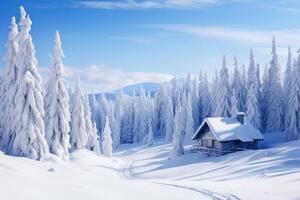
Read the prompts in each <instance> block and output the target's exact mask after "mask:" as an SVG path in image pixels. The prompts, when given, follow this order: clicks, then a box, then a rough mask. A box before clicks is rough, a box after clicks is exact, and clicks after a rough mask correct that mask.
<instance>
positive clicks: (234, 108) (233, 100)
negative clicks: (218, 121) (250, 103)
mask: <svg viewBox="0 0 300 200" xmlns="http://www.w3.org/2000/svg"><path fill="white" fill-rule="evenodd" d="M238 112H239V110H238V102H237V99H236V95H235V90H233V93H232V96H231V110H230V114H231V116H233V117H234V116H236V114H237V113H238Z"/></svg>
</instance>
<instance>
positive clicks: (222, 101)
mask: <svg viewBox="0 0 300 200" xmlns="http://www.w3.org/2000/svg"><path fill="white" fill-rule="evenodd" d="M219 78H220V80H219V83H218V85H219V87H218V92H217V94H218V95H217V105H216V116H220V117H230V110H231V105H230V100H231V90H230V84H229V73H228V69H227V66H226V58H225V55H224V57H223V67H222V69H221V71H220V75H219Z"/></svg>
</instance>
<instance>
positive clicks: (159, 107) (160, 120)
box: [155, 84, 173, 142]
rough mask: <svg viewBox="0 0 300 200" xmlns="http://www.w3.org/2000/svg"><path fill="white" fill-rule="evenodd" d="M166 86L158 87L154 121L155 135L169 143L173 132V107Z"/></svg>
mask: <svg viewBox="0 0 300 200" xmlns="http://www.w3.org/2000/svg"><path fill="white" fill-rule="evenodd" d="M169 93H170V91H169V90H168V86H167V84H163V85H162V86H161V87H160V90H159V91H158V93H156V96H155V113H156V116H155V119H156V130H157V134H158V135H159V136H161V137H165V139H166V141H168V142H169V141H170V140H171V139H170V137H171V134H172V132H173V106H172V99H171V97H170V94H169Z"/></svg>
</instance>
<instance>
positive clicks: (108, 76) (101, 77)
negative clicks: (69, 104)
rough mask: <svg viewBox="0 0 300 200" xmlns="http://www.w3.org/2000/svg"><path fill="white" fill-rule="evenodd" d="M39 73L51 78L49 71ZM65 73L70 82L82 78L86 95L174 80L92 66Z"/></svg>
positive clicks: (170, 76) (170, 77) (72, 69)
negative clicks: (143, 83)
mask: <svg viewBox="0 0 300 200" xmlns="http://www.w3.org/2000/svg"><path fill="white" fill-rule="evenodd" d="M39 71H40V73H41V74H42V76H43V77H44V80H45V81H46V80H47V79H48V76H49V69H48V68H44V67H41V68H39ZM65 71H66V76H67V77H68V79H69V80H70V82H75V81H76V80H77V78H78V77H80V80H81V87H82V89H83V91H84V92H85V93H90V92H91V91H94V92H101V91H105V92H109V91H112V90H115V89H118V88H119V87H120V86H127V85H131V84H136V83H142V82H164V81H167V80H171V79H172V78H173V76H172V75H169V74H160V73H147V72H124V71H122V70H118V69H112V68H109V67H107V66H105V65H90V66H89V67H87V68H72V67H66V70H65Z"/></svg>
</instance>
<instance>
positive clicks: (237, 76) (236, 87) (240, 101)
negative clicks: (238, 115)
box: [231, 56, 245, 112]
mask: <svg viewBox="0 0 300 200" xmlns="http://www.w3.org/2000/svg"><path fill="white" fill-rule="evenodd" d="M231 88H232V92H234V93H235V98H236V100H237V108H238V111H241V112H244V111H245V105H244V104H245V103H244V93H245V91H244V89H245V88H244V87H243V81H242V76H241V72H240V70H239V67H238V63H237V58H236V56H234V71H233V76H232V81H231Z"/></svg>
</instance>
